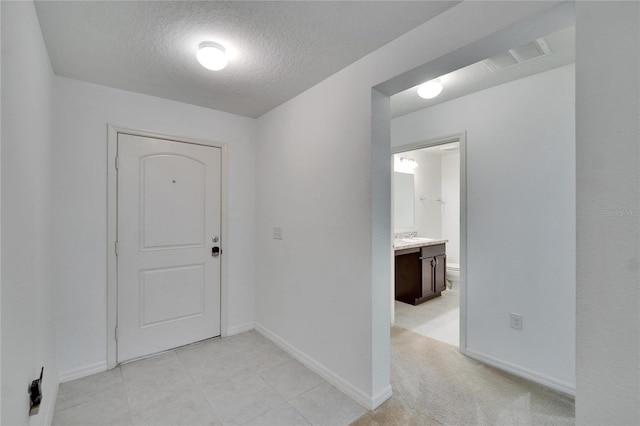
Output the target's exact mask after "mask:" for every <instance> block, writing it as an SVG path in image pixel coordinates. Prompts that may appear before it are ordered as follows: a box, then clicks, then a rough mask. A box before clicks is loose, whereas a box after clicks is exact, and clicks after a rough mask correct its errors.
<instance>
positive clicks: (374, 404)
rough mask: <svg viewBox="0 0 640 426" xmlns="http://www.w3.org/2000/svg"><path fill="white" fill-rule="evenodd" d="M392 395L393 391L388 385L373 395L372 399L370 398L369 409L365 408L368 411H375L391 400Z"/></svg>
mask: <svg viewBox="0 0 640 426" xmlns="http://www.w3.org/2000/svg"><path fill="white" fill-rule="evenodd" d="M392 395H393V389H392V388H391V385H389V386H387V387H386V388H384V389H382V390H381V391H380V392H378V393H377V394H376V395H374V396H373V398H371V407H367V408H369V410H375V409H376V408H378V407H379V406H381V405H382V403H383V402H385V401H386V400H387V399H389V398H391V396H392Z"/></svg>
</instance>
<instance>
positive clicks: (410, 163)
mask: <svg viewBox="0 0 640 426" xmlns="http://www.w3.org/2000/svg"><path fill="white" fill-rule="evenodd" d="M400 164H402V165H403V166H405V167H408V168H410V169H415V168H416V167H418V162H417V161H416V160H414V159H413V158H409V157H400Z"/></svg>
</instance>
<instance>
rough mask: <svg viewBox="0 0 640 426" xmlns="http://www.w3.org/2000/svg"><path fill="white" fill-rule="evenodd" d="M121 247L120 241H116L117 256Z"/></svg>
mask: <svg viewBox="0 0 640 426" xmlns="http://www.w3.org/2000/svg"><path fill="white" fill-rule="evenodd" d="M119 249H120V243H118V242H117V241H116V256H117V255H118V251H119Z"/></svg>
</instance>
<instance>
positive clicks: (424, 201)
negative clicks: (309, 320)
mask: <svg viewBox="0 0 640 426" xmlns="http://www.w3.org/2000/svg"><path fill="white" fill-rule="evenodd" d="M408 155H409V156H410V157H411V158H414V159H415V160H416V161H417V162H418V167H416V168H415V170H414V174H415V187H416V189H415V194H414V205H415V224H416V231H417V232H418V236H420V237H427V238H434V239H437V238H440V236H441V234H442V209H441V204H440V202H439V201H437V200H438V199H440V198H442V185H441V176H442V172H441V167H440V157H439V156H437V155H433V154H429V153H428V152H424V151H413V152H410V153H409V154H408Z"/></svg>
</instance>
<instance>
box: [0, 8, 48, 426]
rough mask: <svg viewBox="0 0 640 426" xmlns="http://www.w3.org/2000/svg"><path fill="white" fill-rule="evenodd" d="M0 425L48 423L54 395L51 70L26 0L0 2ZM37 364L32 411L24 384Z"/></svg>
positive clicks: (34, 19) (33, 375)
mask: <svg viewBox="0 0 640 426" xmlns="http://www.w3.org/2000/svg"><path fill="white" fill-rule="evenodd" d="M0 8H1V10H2V12H1V19H2V24H1V30H2V36H1V38H2V49H1V51H2V73H1V74H2V83H1V84H2V151H1V158H2V166H1V170H2V179H1V180H2V202H1V204H2V214H1V217H2V249H1V251H2V260H1V262H2V355H1V358H2V370H1V375H2V380H1V381H2V401H1V404H2V405H1V407H2V416H1V419H0V423H2V424H3V425H29V424H30V425H45V424H51V419H52V416H53V407H54V402H55V398H56V394H57V389H58V371H57V367H56V357H55V354H56V351H55V348H56V342H55V334H56V330H55V322H54V321H55V304H54V303H52V301H53V300H54V299H55V294H54V283H53V277H52V260H53V259H52V253H53V245H52V228H53V226H54V223H53V220H52V199H51V192H52V189H53V184H52V171H51V158H52V148H51V145H52V137H51V130H52V124H51V119H52V116H51V107H52V80H53V71H52V68H51V64H50V62H49V56H48V54H47V51H46V48H45V45H44V40H43V38H42V33H41V31H40V26H39V22H38V17H37V15H36V11H35V7H34V5H33V3H32V2H6V1H3V2H1V3H0ZM42 366H44V378H43V383H42V385H43V399H42V404H41V407H40V412H39V413H38V414H37V415H35V416H32V417H29V395H28V393H27V389H28V386H29V385H30V384H31V381H32V380H34V379H35V378H37V377H38V376H39V375H40V368H41V367H42Z"/></svg>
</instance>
